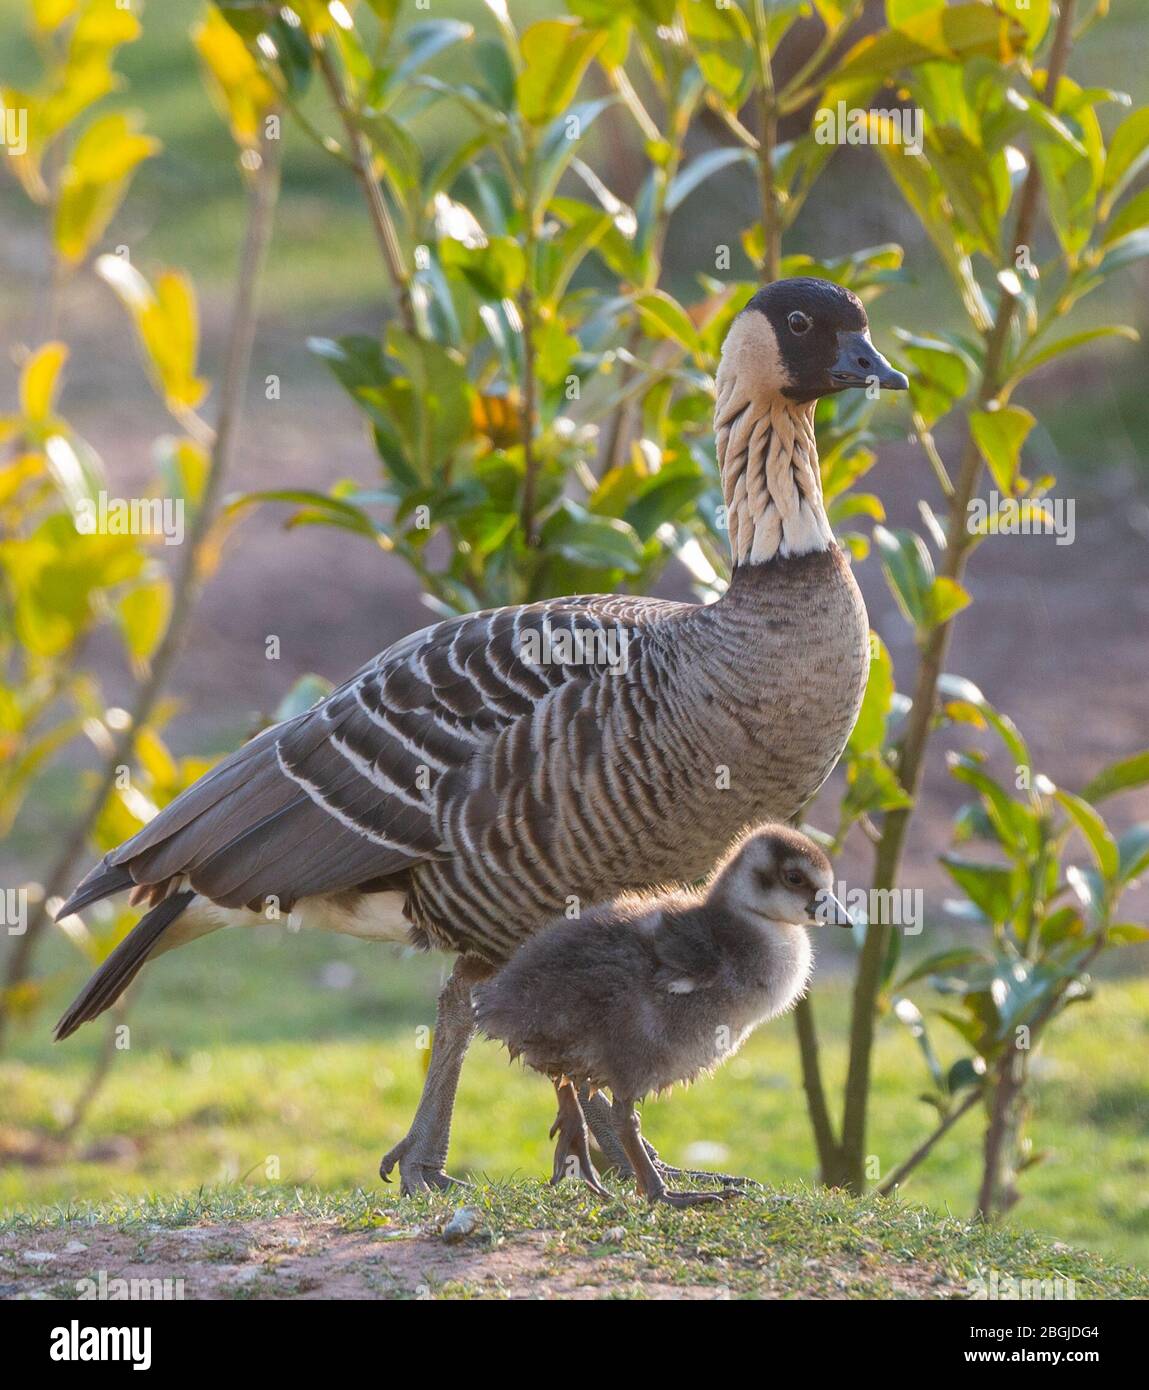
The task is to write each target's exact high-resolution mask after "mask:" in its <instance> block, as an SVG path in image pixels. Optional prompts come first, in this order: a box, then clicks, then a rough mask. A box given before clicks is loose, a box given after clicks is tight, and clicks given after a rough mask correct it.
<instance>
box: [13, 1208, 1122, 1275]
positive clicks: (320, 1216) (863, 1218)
mask: <svg viewBox="0 0 1149 1390" xmlns="http://www.w3.org/2000/svg"><path fill="white" fill-rule="evenodd" d="M584 1192H585V1189H582V1190H579V1189H575V1188H573V1187H572V1186H571V1185H570V1184H567V1185H565V1186H564V1187H563V1188H561V1189H559V1190H557V1191H556V1190H555V1189H553V1188H550V1187H548V1186H546V1185H544V1184H539V1183H531V1184H529V1185H514V1186H511V1185H504V1186H498V1187H492V1188H485V1189H483V1190H482V1191H481V1192H479V1193H477V1194H473V1195H472V1196H470V1197H469V1198H468V1201H469V1203H470V1206H469V1207H468V1209H467V1211H466V1213H465V1214H464V1213H457V1214H456V1200H457V1199H452V1198H448V1197H446V1196H435V1197H428V1198H422V1199H419V1200H418V1201H414V1202H404V1203H403V1204H401V1205H400V1204H399V1203H398V1202H397V1201H396V1199H395V1198H393V1197H392V1198H387V1199H384V1200H382V1201H381V1200H380V1199H379V1197H378V1194H376V1193H373V1192H363V1191H356V1192H352V1193H350V1194H345V1195H342V1196H339V1197H334V1198H333V1197H331V1196H330V1195H324V1194H317V1193H315V1192H314V1191H307V1192H300V1191H290V1190H289V1191H286V1192H284V1191H283V1190H278V1191H270V1192H269V1191H261V1190H254V1191H253V1190H247V1189H241V1190H236V1189H234V1188H220V1189H213V1190H210V1191H205V1192H201V1193H198V1194H196V1196H195V1197H193V1198H191V1199H188V1200H177V1201H170V1200H169V1201H149V1202H140V1203H132V1202H121V1203H113V1204H99V1205H97V1206H95V1207H93V1208H90V1209H80V1208H77V1207H76V1206H75V1204H69V1205H68V1206H67V1207H65V1208H62V1209H60V1210H59V1211H58V1212H53V1213H47V1214H45V1215H43V1216H41V1218H39V1219H38V1220H37V1221H36V1222H35V1223H27V1222H21V1221H16V1222H11V1223H7V1224H5V1225H4V1226H2V1227H0V1296H8V1297H12V1296H25V1297H27V1296H33V1297H55V1298H71V1297H74V1296H75V1294H76V1292H77V1289H78V1287H82V1285H80V1282H79V1281H81V1280H98V1279H99V1277H100V1272H101V1271H103V1273H104V1275H105V1277H106V1278H107V1279H108V1280H112V1279H145V1278H146V1279H169V1280H176V1279H178V1280H181V1281H182V1288H181V1289H180V1290H179V1292H180V1293H181V1294H182V1296H183V1297H186V1298H204V1297H211V1298H237V1299H238V1298H261V1299H263V1298H331V1297H337V1298H378V1297H384V1298H423V1299H427V1298H524V1297H526V1298H554V1297H562V1298H564V1299H569V1298H578V1299H588V1298H612V1299H619V1298H622V1299H641V1298H675V1299H683V1298H687V1299H691V1298H697V1299H704V1298H745V1297H752V1298H786V1297H791V1298H792V1297H803V1298H944V1299H961V1298H969V1297H971V1296H973V1295H974V1294H975V1293H976V1292H977V1291H978V1286H979V1284H978V1281H982V1284H983V1286H984V1285H988V1286H991V1287H992V1284H991V1281H992V1279H993V1276H994V1274H995V1273H996V1277H997V1287H998V1288H999V1289H1000V1288H1001V1287H1003V1281H1004V1280H1007V1279H1013V1280H1017V1281H1054V1280H1057V1281H1060V1282H1059V1283H1058V1284H1053V1283H1052V1282H1043V1285H1042V1287H1043V1289H1047V1290H1050V1291H1051V1292H1052V1291H1053V1290H1057V1291H1058V1292H1057V1295H1056V1296H1059V1297H1066V1296H1071V1297H1076V1298H1138V1297H1141V1298H1143V1297H1146V1296H1147V1295H1149V1278H1146V1277H1145V1276H1144V1275H1142V1274H1138V1273H1135V1272H1133V1271H1130V1270H1123V1269H1120V1268H1118V1267H1116V1266H1114V1265H1112V1264H1109V1263H1108V1262H1106V1261H1104V1260H1101V1259H1098V1258H1097V1257H1096V1256H1093V1255H1088V1254H1085V1253H1084V1252H1082V1251H1075V1250H1072V1249H1070V1248H1069V1247H1067V1246H1063V1245H1053V1246H1051V1245H1050V1244H1049V1243H1048V1242H1046V1241H1043V1240H1041V1239H1039V1238H1036V1237H1034V1236H1032V1235H1024V1234H1018V1233H1015V1232H1009V1231H1000V1230H993V1229H987V1228H985V1227H983V1226H980V1225H977V1224H973V1223H970V1222H965V1221H958V1220H956V1219H954V1218H952V1217H946V1218H942V1219H940V1220H938V1219H933V1218H932V1217H931V1216H930V1215H929V1213H926V1212H923V1211H922V1210H921V1209H920V1208H915V1207H912V1206H907V1205H903V1204H901V1203H898V1202H891V1201H883V1202H879V1201H873V1200H862V1201H855V1200H851V1199H849V1198H846V1197H842V1196H840V1195H838V1194H831V1193H825V1192H819V1191H811V1190H809V1189H806V1188H803V1187H798V1186H792V1185H791V1186H787V1187H786V1188H785V1189H784V1190H776V1191H771V1192H768V1193H754V1194H751V1195H748V1196H746V1197H743V1198H741V1199H739V1200H737V1201H732V1202H727V1203H725V1204H724V1205H722V1206H721V1207H711V1208H708V1209H706V1210H697V1209H696V1210H694V1211H688V1212H677V1211H671V1210H670V1209H669V1208H666V1207H661V1208H657V1209H654V1210H651V1209H650V1208H649V1207H647V1206H646V1204H645V1203H641V1202H639V1201H637V1200H636V1199H634V1198H633V1197H626V1196H623V1195H622V1194H620V1196H619V1199H618V1200H616V1201H612V1202H607V1203H602V1202H599V1201H597V1200H596V1201H594V1202H588V1200H587V1199H586V1196H585V1195H584ZM460 1218H462V1219H463V1220H465V1221H466V1223H467V1228H468V1232H467V1234H465V1235H464V1234H463V1233H462V1231H461V1230H457V1229H456V1228H458V1227H459V1225H460ZM1069 1281H1072V1288H1070V1284H1069ZM171 1287H172V1292H173V1293H174V1292H175V1290H176V1286H175V1285H174V1284H173V1285H172V1286H171ZM1051 1292H1043V1294H1042V1296H1044V1297H1049V1296H1051Z"/></svg>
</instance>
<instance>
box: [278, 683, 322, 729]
mask: <svg viewBox="0 0 1149 1390" xmlns="http://www.w3.org/2000/svg"><path fill="white" fill-rule="evenodd" d="M333 688H334V687H333V686H332V684H331V682H330V681H329V680H328V679H327V678H326V677H325V676H317V675H315V674H314V673H313V672H309V673H308V674H307V675H303V676H300V677H299V679H298V680H297V681H296V682H295V684H294V685H293V686H292V687H291V689H290V690H289V691H288V692H287V694H286V695H285V696H284V697H283V699H282V700H280V702H279V704H278V706H277V707H276V710H275V721H276V723H279V722H280V721H281V720H284V719H294V718H295V717H296V716H297V715H300V714H306V713H307V711H308V710H309V709H311V708H312V706H313V705H317V704H318V703H319V701H320V700H324V699H326V698H327V696H328V695H330V694H331V691H332V690H333Z"/></svg>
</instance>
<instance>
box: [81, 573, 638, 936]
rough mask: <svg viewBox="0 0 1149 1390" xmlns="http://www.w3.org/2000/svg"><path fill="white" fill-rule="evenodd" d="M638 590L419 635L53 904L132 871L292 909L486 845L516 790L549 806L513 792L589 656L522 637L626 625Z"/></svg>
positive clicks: (263, 739) (518, 801) (234, 899)
mask: <svg viewBox="0 0 1149 1390" xmlns="http://www.w3.org/2000/svg"><path fill="white" fill-rule="evenodd" d="M641 602H642V601H631V600H625V599H612V598H606V599H599V598H595V597H590V598H586V599H573V600H563V601H561V602H559V603H546V604H534V605H530V606H529V607H525V608H504V609H496V610H493V611H491V612H488V613H478V614H474V615H471V616H469V617H465V618H458V619H451V620H448V621H447V622H443V623H438V624H435V625H433V626H432V627H429V628H425V629H423V630H422V631H421V632H417V633H413V634H412V635H411V636H410V637H407V638H405V639H403V640H402V641H401V642H398V643H396V644H395V645H394V646H392V647H390V648H388V649H387V651H385V652H384V653H382V655H380V656H379V657H377V658H376V659H375V660H374V661H373V662H371V663H370V664H369V665H367V666H365V667H364V668H363V669H362V670H361V671H359V672H358V673H357V675H355V676H354V677H353V678H352V679H351V680H350V681H348V682H347V683H346V684H345V685H343V686H341V687H340V688H339V689H337V690H335V691H333V692H332V693H331V694H330V695H329V696H327V698H326V699H324V700H322V701H321V702H320V703H318V704H317V705H315V706H314V707H313V708H312V709H310V710H308V711H307V712H306V713H305V714H302V715H299V716H297V717H295V718H293V719H291V720H288V721H286V722H284V723H282V724H278V725H275V726H273V727H272V728H270V729H267V730H265V731H264V732H263V733H261V734H259V735H258V736H257V737H256V738H254V739H252V740H251V741H250V742H249V743H247V744H245V745H244V746H243V747H242V748H240V749H238V750H237V751H236V752H235V753H233V754H231V755H230V756H229V757H227V758H225V759H224V760H223V761H222V762H221V763H219V764H218V765H217V766H216V767H215V768H213V769H212V771H211V772H209V773H208V774H207V775H206V776H204V777H203V778H201V779H200V780H199V781H198V782H197V783H195V785H194V786H192V787H189V788H188V790H187V791H185V792H184V793H183V794H182V795H181V796H179V797H177V798H176V800H175V801H173V802H172V803H171V804H170V805H168V806H166V807H165V808H164V809H163V810H162V811H161V812H160V813H159V815H158V816H156V817H155V819H154V820H152V821H151V822H150V823H149V824H148V825H146V826H145V827H144V828H143V829H142V830H141V831H140V832H139V833H138V834H136V835H135V836H133V837H132V838H131V839H130V840H128V841H126V842H125V843H124V844H122V845H120V846H119V847H118V848H117V849H115V850H113V851H112V852H111V853H110V854H108V855H107V856H106V857H105V859H104V860H103V861H102V863H101V864H100V865H98V866H97V867H96V868H95V869H94V870H93V871H92V873H90V874H89V875H88V877H87V878H86V879H85V880H84V882H83V883H82V884H81V885H80V886H79V888H78V889H77V890H76V892H75V893H74V894H73V895H72V897H71V898H70V899H69V901H68V902H67V903H66V904H65V905H64V908H63V909H62V914H63V913H67V912H69V911H76V910H78V909H79V908H80V907H82V906H84V905H86V904H87V903H89V902H92V901H94V900H95V899H97V898H99V897H103V896H106V895H107V894H109V893H112V892H116V891H119V890H120V889H122V888H124V887H127V886H129V885H130V884H131V883H135V884H138V885H150V886H153V887H154V888H155V890H156V891H155V896H156V897H159V896H162V894H163V892H165V891H168V890H169V887H170V885H171V884H173V883H174V882H177V881H178V882H180V883H181V886H188V887H190V888H192V889H194V890H195V891H196V892H198V893H201V894H203V895H204V896H205V897H208V898H210V899H212V900H213V901H214V902H217V903H220V904H221V905H223V906H227V907H240V906H252V907H256V908H259V907H261V906H262V905H263V904H264V903H265V902H266V901H267V900H268V899H269V898H274V899H275V900H276V902H277V904H278V905H279V907H280V908H281V909H283V910H286V909H287V908H288V907H290V905H291V904H292V903H293V902H295V901H297V900H298V899H299V898H302V897H307V896H310V895H313V894H319V893H330V892H336V891H340V890H342V889H349V888H361V887H364V886H367V885H370V884H371V883H372V882H373V881H374V880H379V879H386V878H388V877H389V876H392V875H396V874H400V873H402V872H403V871H404V870H405V869H408V868H410V867H411V866H412V865H414V864H417V863H419V862H421V861H424V860H427V859H431V858H435V857H439V856H446V855H451V854H453V853H455V852H457V851H458V850H459V849H460V848H464V849H471V850H476V847H478V846H480V842H482V843H483V844H486V845H489V844H490V842H491V839H492V837H494V839H495V840H496V841H497V839H498V834H499V829H498V827H499V821H500V818H501V817H505V816H506V815H507V813H508V812H507V806H508V805H509V804H510V803H512V802H514V803H515V805H516V807H517V810H516V814H522V813H523V808H524V806H525V805H527V802H528V801H529V802H532V803H534V802H536V801H537V804H534V805H533V810H531V811H530V813H531V814H535V815H537V816H539V817H540V818H541V817H543V816H544V815H545V814H546V808H545V806H544V805H543V803H542V802H541V801H538V799H537V798H531V797H530V796H529V795H527V797H526V800H524V795H523V794H521V791H522V788H529V786H530V783H531V781H532V776H533V773H534V770H535V766H536V757H535V753H536V751H537V750H535V749H534V748H533V747H532V745H533V743H534V741H535V739H534V736H533V734H532V729H533V726H534V722H535V715H536V711H537V710H538V708H539V706H540V705H541V704H542V703H543V702H544V701H545V699H546V697H547V696H548V695H550V694H551V692H552V691H554V690H555V689H556V688H557V687H560V686H562V685H563V684H564V683H566V684H575V685H577V684H581V683H584V682H586V681H592V682H593V681H594V680H595V678H596V674H597V670H598V668H597V667H596V666H595V665H594V663H590V664H587V665H585V666H581V667H579V668H578V669H577V670H572V668H570V667H565V666H563V665H562V664H561V663H546V662H544V663H534V664H532V663H531V662H530V661H524V660H523V655H522V639H523V636H524V634H525V633H527V632H534V633H535V634H536V635H537V634H538V633H539V632H540V630H541V627H542V625H543V623H544V622H545V623H546V625H547V626H548V627H549V628H552V629H561V628H563V627H567V628H569V627H571V626H574V625H577V626H579V627H585V626H588V625H589V626H605V625H611V624H621V623H624V622H626V621H628V620H633V618H634V616H635V615H636V612H637V611H638V606H639V604H640V603H641ZM536 645H537V644H536ZM584 717H585V712H584ZM576 723H577V721H576ZM516 792H518V793H520V794H519V795H517V798H516V796H515V795H513V794H512V793H516ZM528 810H530V808H529V807H528Z"/></svg>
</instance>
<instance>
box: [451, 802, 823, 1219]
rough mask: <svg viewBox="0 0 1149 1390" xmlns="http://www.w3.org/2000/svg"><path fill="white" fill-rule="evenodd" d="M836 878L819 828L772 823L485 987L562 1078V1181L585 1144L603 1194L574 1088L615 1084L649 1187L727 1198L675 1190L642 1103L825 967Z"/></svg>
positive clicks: (504, 1017) (532, 1062) (536, 949)
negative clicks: (709, 868) (822, 944)
mask: <svg viewBox="0 0 1149 1390" xmlns="http://www.w3.org/2000/svg"><path fill="white" fill-rule="evenodd" d="M832 884H833V871H832V869H831V866H830V862H829V860H828V859H827V858H826V856H825V854H824V853H823V852H822V851H821V850H820V849H819V848H818V846H817V845H815V844H814V842H813V841H812V840H810V839H809V838H808V837H807V836H805V835H801V834H799V833H798V832H797V831H795V830H791V829H789V828H787V827H785V826H776V825H771V826H764V827H760V828H758V829H756V830H754V831H752V832H751V833H749V834H748V835H746V836H744V837H743V838H742V839H740V840H739V841H737V842H736V843H735V845H734V846H733V847H732V848H731V850H730V851H729V853H728V854H727V856H726V857H725V859H724V860H723V861H722V863H721V864H720V865H719V867H718V869H717V870H716V871H715V873H714V876H713V877H712V879H711V880H710V882H709V884H708V885H707V886H706V887H705V888H704V889H702V890H700V891H696V892H687V891H682V890H675V891H670V892H666V893H661V894H652V895H628V896H624V897H621V898H618V899H616V900H614V901H613V902H609V903H606V904H603V905H601V906H598V907H595V908H593V909H591V911H589V912H588V913H586V914H584V915H583V916H582V918H581V919H580V920H577V921H559V922H556V923H554V924H553V925H551V926H549V927H546V928H544V929H543V930H542V931H541V932H539V933H537V934H536V935H535V936H534V937H533V938H532V939H531V940H530V941H528V942H527V943H526V944H525V945H524V946H523V947H522V948H521V949H520V950H519V951H518V952H517V953H516V955H515V956H514V957H513V958H512V959H511V961H510V962H509V964H508V965H507V966H506V967H505V968H504V969H503V970H502V971H500V972H499V974H498V975H496V976H495V977H494V979H492V980H490V981H488V982H486V983H484V984H481V985H479V986H478V987H477V988H476V990H475V993H474V998H475V1013H476V1017H477V1020H478V1025H479V1028H480V1029H481V1031H482V1032H483V1033H485V1034H486V1035H487V1036H488V1037H491V1038H495V1039H498V1040H500V1041H502V1042H504V1043H506V1045H507V1047H508V1048H509V1049H510V1051H511V1053H512V1055H514V1056H521V1057H522V1059H523V1061H524V1062H525V1063H526V1064H527V1065H528V1066H530V1067H533V1068H534V1069H535V1070H536V1071H539V1072H542V1073H544V1074H545V1075H547V1076H549V1077H551V1079H552V1080H553V1081H554V1083H555V1085H556V1088H557V1089H558V1093H559V1116H558V1119H557V1120H556V1123H555V1131H552V1132H558V1134H559V1143H558V1149H557V1151H556V1155H555V1174H554V1178H555V1181H558V1180H559V1179H561V1178H562V1177H563V1176H566V1174H567V1169H568V1161H569V1159H570V1157H571V1156H572V1155H573V1156H574V1157H575V1158H576V1159H577V1161H578V1169H577V1171H578V1172H579V1175H580V1176H582V1177H583V1178H584V1179H585V1180H586V1181H588V1182H589V1183H590V1185H591V1186H592V1187H594V1188H595V1189H596V1190H597V1191H600V1192H602V1191H604V1189H603V1188H602V1187H601V1184H600V1183H599V1180H598V1176H597V1174H596V1173H595V1172H594V1168H593V1165H592V1164H591V1162H590V1156H589V1152H588V1150H587V1146H586V1134H585V1126H584V1124H583V1120H582V1114H581V1111H580V1109H579V1105H578V1099H577V1096H576V1094H575V1088H576V1087H580V1086H583V1085H589V1086H590V1087H592V1088H596V1089H607V1090H609V1091H610V1092H611V1095H612V1097H613V1102H614V1104H613V1112H614V1118H615V1125H616V1128H617V1130H618V1137H619V1139H620V1140H621V1142H622V1144H623V1147H624V1148H625V1150H626V1154H627V1158H628V1159H629V1160H630V1162H631V1165H632V1167H634V1168H635V1170H636V1173H637V1175H638V1178H639V1184H640V1186H641V1188H642V1190H643V1192H644V1194H645V1195H646V1196H647V1197H648V1198H649V1199H650V1200H652V1201H657V1200H665V1201H670V1202H672V1203H674V1204H675V1205H686V1204H688V1203H693V1202H695V1201H701V1200H707V1201H712V1200H718V1199H720V1194H718V1193H672V1192H669V1191H667V1189H666V1187H665V1184H664V1182H663V1181H662V1178H661V1177H660V1175H659V1173H658V1172H657V1170H656V1169H655V1168H654V1166H653V1165H652V1164H651V1162H650V1159H649V1156H648V1154H647V1151H646V1149H645V1147H644V1146H643V1143H642V1139H641V1135H640V1133H639V1128H638V1118H637V1115H636V1113H635V1111H634V1104H635V1102H636V1101H638V1100H640V1099H641V1098H642V1097H643V1096H646V1095H649V1094H650V1093H651V1092H654V1091H660V1090H664V1089H666V1088H667V1087H669V1086H673V1085H674V1084H675V1083H676V1082H682V1083H688V1082H690V1081H691V1080H693V1078H694V1077H696V1076H697V1075H698V1073H699V1072H702V1071H709V1070H712V1069H713V1068H714V1067H716V1066H718V1065H719V1064H720V1063H722V1062H723V1061H725V1059H726V1058H727V1057H729V1056H730V1055H731V1054H732V1053H734V1052H736V1051H737V1050H738V1048H739V1047H741V1045H742V1043H743V1042H744V1041H745V1040H746V1038H747V1037H748V1036H749V1035H750V1033H751V1032H752V1031H753V1029H754V1028H755V1027H756V1026H757V1025H758V1024H760V1023H763V1022H764V1021H765V1020H767V1019H769V1018H774V1017H776V1016H777V1015H778V1014H780V1013H783V1012H785V1011H786V1010H787V1009H789V1008H790V1007H791V1006H792V1005H793V1004H794V1003H795V1002H796V1001H797V1000H798V999H799V998H800V997H801V996H802V994H803V993H804V992H805V989H806V986H807V984H808V983H809V979H810V974H811V971H812V969H813V952H812V950H811V946H810V939H809V936H808V934H807V931H806V927H807V925H812V924H815V923H817V922H819V921H835V922H839V923H840V924H842V925H849V917H848V916H847V914H846V913H845V910H844V909H843V908H842V907H841V905H840V904H839V903H838V902H837V900H836V899H835V898H834V897H833V893H832ZM644 1160H645V1161H644Z"/></svg>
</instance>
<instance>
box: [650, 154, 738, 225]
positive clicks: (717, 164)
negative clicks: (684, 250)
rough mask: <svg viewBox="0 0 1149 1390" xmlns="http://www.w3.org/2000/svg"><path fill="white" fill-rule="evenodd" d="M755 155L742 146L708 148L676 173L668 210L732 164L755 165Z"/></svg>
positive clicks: (667, 196) (668, 201) (674, 208)
mask: <svg viewBox="0 0 1149 1390" xmlns="http://www.w3.org/2000/svg"><path fill="white" fill-rule="evenodd" d="M753 163H754V155H753V152H752V151H751V150H748V149H744V148H743V147H742V146H735V145H726V146H722V147H720V148H719V149H716V150H708V151H707V152H706V153H705V154H700V155H699V156H698V157H697V158H696V159H692V160H691V161H690V163H689V164H688V165H687V166H686V168H685V169H682V170H680V171H679V173H678V174H676V175H675V178H674V182H673V183H672V184H671V185H670V191H669V192H668V193H667V195H666V211H667V212H674V211H675V210H676V209H677V208H678V206H679V204H681V203H682V202H683V201H684V200H685V199H686V198H688V197H689V196H690V194H691V193H693V192H694V190H695V189H696V188H698V187H700V186H701V185H702V184H704V183H705V182H706V180H707V179H709V178H713V176H714V175H715V174H717V173H719V172H720V171H721V170H723V169H728V168H729V167H730V166H731V165H732V164H746V165H753Z"/></svg>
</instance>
